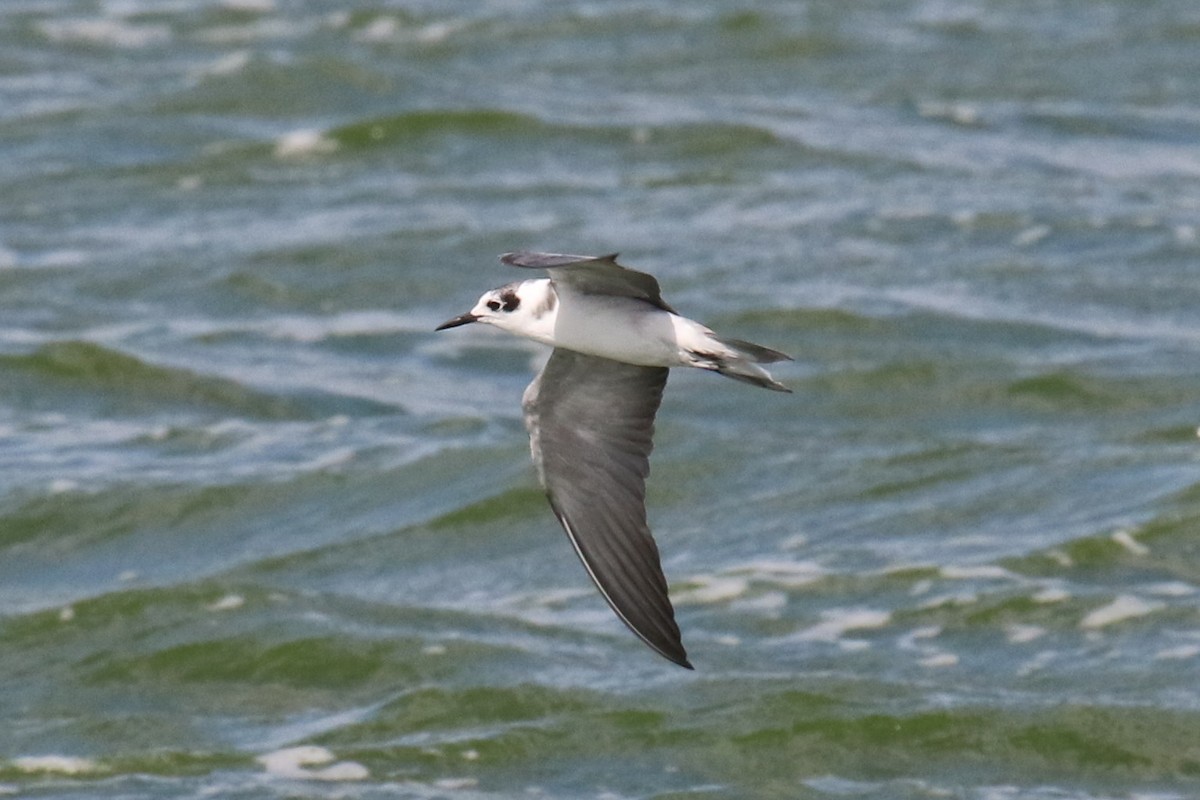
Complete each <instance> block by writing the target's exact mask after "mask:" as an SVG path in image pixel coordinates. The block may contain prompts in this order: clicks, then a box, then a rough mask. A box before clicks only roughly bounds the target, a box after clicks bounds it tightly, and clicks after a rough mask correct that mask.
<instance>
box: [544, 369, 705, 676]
mask: <svg viewBox="0 0 1200 800" xmlns="http://www.w3.org/2000/svg"><path fill="white" fill-rule="evenodd" d="M667 374H668V370H667V368H665V367H640V366H636V365H633V364H624V363H621V362H619V361H611V360H609V359H606V358H597V357H595V356H588V355H583V354H582V353H575V352H572V351H570V350H563V349H560V348H556V349H555V350H554V352H553V353H552V354H551V355H550V360H549V361H548V362H546V366H545V368H543V369H542V371H541V373H540V374H539V375H538V376H537V377H536V378H535V379H534V381H533V383H531V384H530V385H529V388H528V389H526V390H525V399H524V403H523V406H524V411H525V426H526V427H527V428H528V429H529V439H530V449H531V451H532V454H533V462H534V464H535V466H536V467H537V471H538V477H539V479H540V480H541V482H542V486H543V488H545V490H546V496H547V497H548V498H549V499H550V506H551V508H553V509H554V513H555V516H557V517H558V520H559V522H560V523H561V524H562V526H563V530H565V531H566V533H567V536H568V537H569V538H570V540H571V544H572V545H573V546H574V547H575V552H576V553H577V554H578V555H579V558H580V560H581V561H582V562H583V566H584V568H585V569H587V572H588V575H590V576H591V578H592V580H593V581H594V582H595V584H596V586H597V588H599V590H600V593H601V594H602V595H603V596H604V599H605V600H607V601H608V604H609V605H610V606H611V607H612V609H613V611H615V612H616V614H617V616H618V617H620V618H621V620H622V621H623V622H624V623H625V624H626V625H628V626H629V628H630V630H632V631H633V632H634V633H635V634H637V635H638V636H639V637H641V639H642V641H644V642H645V643H646V644H648V645H649V646H650V647H651V648H653V649H654V650H655V651H656V652H658V653H659V654H661V655H662V656H664V657H666V658H668V659H670V660H671V661H674V662H675V663H676V664H679V665H680V666H684V667H687V668H688V669H691V664H690V663H688V659H687V653H686V652H685V651H684V648H683V643H682V640H681V637H680V634H679V627H678V626H677V625H676V624H675V612H674V609H673V608H672V607H671V601H670V599H669V597H668V595H667V581H666V578H665V577H664V576H663V572H662V565H661V563H660V561H659V556H658V547H657V546H656V545H655V543H654V539H653V538H652V537H651V535H650V528H649V526H648V525H647V524H646V502H645V501H646V476H647V475H648V474H649V472H650V451H651V449H652V448H653V446H654V443H653V441H652V437H653V434H654V415H655V413H656V412H657V411H658V406H659V403H660V402H661V401H662V392H663V387H664V386H666V383H667Z"/></svg>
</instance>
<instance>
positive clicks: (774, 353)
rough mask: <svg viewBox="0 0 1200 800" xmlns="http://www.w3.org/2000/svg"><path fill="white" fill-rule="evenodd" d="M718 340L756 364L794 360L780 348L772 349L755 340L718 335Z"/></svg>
mask: <svg viewBox="0 0 1200 800" xmlns="http://www.w3.org/2000/svg"><path fill="white" fill-rule="evenodd" d="M717 341H718V342H720V343H721V344H723V345H725V346H726V347H728V348H731V349H733V350H736V351H737V354H738V355H739V356H741V357H743V358H745V359H748V360H750V361H753V362H755V363H756V364H774V363H775V362H776V361H791V360H792V357H791V356H789V355H788V354H787V353H781V352H779V351H778V350H772V349H771V348H769V347H763V346H762V345H761V344H755V343H754V342H747V341H746V340H744V339H724V338H720V337H717Z"/></svg>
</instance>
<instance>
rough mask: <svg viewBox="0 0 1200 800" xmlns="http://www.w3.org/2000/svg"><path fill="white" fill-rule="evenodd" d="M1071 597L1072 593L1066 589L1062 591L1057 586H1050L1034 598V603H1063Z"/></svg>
mask: <svg viewBox="0 0 1200 800" xmlns="http://www.w3.org/2000/svg"><path fill="white" fill-rule="evenodd" d="M1070 597H1071V593H1070V592H1068V591H1067V590H1066V589H1062V588H1059V587H1057V586H1048V587H1046V588H1045V589H1042V590H1041V591H1040V592H1038V593H1037V594H1035V595H1034V596H1033V602H1035V603H1061V602H1062V601H1064V600H1068V599H1070Z"/></svg>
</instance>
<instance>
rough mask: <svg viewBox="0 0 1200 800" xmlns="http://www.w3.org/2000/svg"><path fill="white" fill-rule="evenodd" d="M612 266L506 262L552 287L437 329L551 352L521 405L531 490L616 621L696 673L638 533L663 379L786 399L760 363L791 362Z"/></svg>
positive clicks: (562, 260) (587, 260)
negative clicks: (721, 381)
mask: <svg viewBox="0 0 1200 800" xmlns="http://www.w3.org/2000/svg"><path fill="white" fill-rule="evenodd" d="M616 259H617V256H616V254H613V255H607V256H599V257H591V256H572V255H560V254H556V253H530V252H518V253H506V254H504V255H502V256H501V257H500V260H501V261H502V262H503V263H505V264H508V265H509V266H513V267H524V268H528V269H541V270H545V271H546V273H547V274H548V275H549V277H548V278H534V279H532V280H525V281H517V282H515V283H510V284H507V285H505V286H501V287H500V288H498V289H492V290H491V291H488V292H484V294H483V296H482V297H480V298H479V302H477V303H476V304H475V307H474V308H472V309H471V310H470V311H468V312H467V313H465V314H460V315H459V316H457V317H454V318H453V319H450V320H447V321H446V322H443V323H442V324H441V325H439V326H438V327H437V330H439V331H440V330H445V329H447V328H455V327H458V326H460V325H466V324H467V323H471V322H482V323H486V324H488V325H494V326H496V327H497V328H500V329H501V330H505V331H508V332H509V333H513V334H516V335H517V336H524V337H526V338H528V339H533V340H534V341H536V342H541V343H542V344H547V345H550V346H551V347H553V348H554V350H553V352H551V354H550V359H549V361H547V362H546V366H545V367H543V368H542V371H541V372H540V373H539V374H538V376H537V377H536V378H534V380H533V383H531V384H529V388H527V389H526V390H525V396H524V398H523V400H522V410H523V411H524V415H525V427H526V428H528V430H529V443H530V450H531V451H532V454H533V463H534V466H535V467H536V469H537V474H538V479H539V480H540V482H541V484H542V488H543V489H545V491H546V496H547V498H549V500H550V507H551V508H552V509H553V510H554V515H555V516H556V517H558V521H559V523H561V524H562V527H563V530H564V531H566V533H567V537H568V538H569V539H570V540H571V544H572V545H573V546H574V548H575V552H576V553H577V554H578V556H579V559H580V560H581V561H582V562H583V566H584V568H585V569H586V570H587V573H588V575H589V576H591V578H592V581H593V582H594V583H595V584H596V587H597V588H598V589H599V590H600V594H601V595H603V596H604V599H605V600H607V601H608V604H609V606H611V607H612V610H613V611H615V612H616V614H617V616H618V617H620V619H621V621H622V622H624V623H625V624H626V625H627V626H629V629H630V630H632V631H633V632H634V633H635V634H637V635H638V637H640V638H641V640H642V641H643V642H645V643H646V644H647V645H649V646H650V648H651V649H653V650H654V651H655V652H657V653H658V654H659V655H661V656H663V657H664V658H667V659H669V660H671V661H673V662H675V663H676V664H678V665H680V666H682V667H686V668H688V669H691V668H692V665H691V663H690V662H689V661H688V657H687V652H686V651H685V650H684V647H683V641H682V638H681V636H680V633H679V626H678V625H677V624H676V623H675V611H674V608H673V607H672V606H671V601H670V598H669V596H668V594H667V581H666V578H665V577H664V575H663V571H662V565H661V563H660V561H659V556H658V547H657V546H656V545H655V543H654V539H653V538H652V537H651V535H650V528H649V526H648V525H647V523H646V476H647V475H648V474H649V473H650V451H651V449H652V448H653V447H654V442H653V435H654V416H655V414H656V413H657V412H658V406H659V404H660V403H661V402H662V393H663V388H664V387H665V386H666V384H667V373H668V371H669V368H670V367H698V368H700V369H706V370H711V371H713V372H719V373H720V374H722V375H725V376H726V377H729V378H733V379H734V380H738V381H743V382H745V383H750V384H754V385H755V386H761V387H763V388H765V389H771V390H774V391H777V392H788V391H791V390H790V389H788V388H787V387H785V386H784V385H783V384H781V383H778V382H776V381H775V379H774V378H772V377H771V375H770V373H768V372H767V371H766V370H765V369H763V368H762V367H761V366H759V365H760V364H770V363H774V362H776V361H785V360H791V358H790V356H787V355H785V354H783V353H780V352H779V351H777V350H772V349H770V348H767V347H763V346H761V345H757V344H752V343H750V342H745V341H742V340H740V339H729V338H725V337H721V336H717V335H716V334H715V333H713V332H712V331H711V330H709V329H708V328H706V327H705V326H703V325H701V324H700V323H698V322H695V321H693V320H690V319H688V318H687V317H683V316H680V315H679V314H678V313H677V312H676V311H675V309H673V308H671V306H669V305H667V303H666V301H664V300H663V298H662V294H661V292H660V290H659V287H658V281H656V280H655V279H654V277H653V276H651V275H648V274H646V273H644V272H637V271H635V270H631V269H627V268H625V267H623V266H621V265H619V264H618V263H617V260H616Z"/></svg>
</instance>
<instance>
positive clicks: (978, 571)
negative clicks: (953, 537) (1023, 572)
mask: <svg viewBox="0 0 1200 800" xmlns="http://www.w3.org/2000/svg"><path fill="white" fill-rule="evenodd" d="M940 572H941V574H942V577H943V578H946V579H948V580H958V581H966V580H979V579H994V580H1007V579H1010V578H1013V577H1015V576H1014V575H1013V573H1012V572H1010V571H1009V570H1007V569H1005V568H1004V567H997V566H995V565H994V564H977V565H975V566H970V567H960V566H956V565H954V564H947V565H946V566H944V567H942V568H941V570H940Z"/></svg>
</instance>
